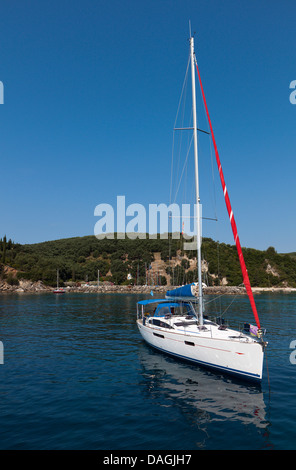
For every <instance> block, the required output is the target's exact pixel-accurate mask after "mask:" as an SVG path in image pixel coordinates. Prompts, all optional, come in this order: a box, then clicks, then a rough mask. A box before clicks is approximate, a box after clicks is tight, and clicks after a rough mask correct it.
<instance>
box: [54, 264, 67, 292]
mask: <svg viewBox="0 0 296 470" xmlns="http://www.w3.org/2000/svg"><path fill="white" fill-rule="evenodd" d="M65 292H66V291H65V289H63V288H62V287H59V270H58V269H57V287H56V289H54V291H53V293H54V294H65Z"/></svg>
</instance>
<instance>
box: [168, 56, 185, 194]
mask: <svg viewBox="0 0 296 470" xmlns="http://www.w3.org/2000/svg"><path fill="white" fill-rule="evenodd" d="M189 63H190V55H189V57H188V62H187V68H186V72H185V77H184V80H183V86H182V91H181V95H180V99H179V104H178V108H177V113H176V117H175V123H174V128H175V127H176V123H177V119H178V115H179V111H180V106H181V102H182V98H183V95H184V89H185V88H186V86H187V80H188V69H189ZM174 134H175V133H174V132H173V148H172V163H171V188H170V203H171V201H172V188H173V160H174V140H175V139H174Z"/></svg>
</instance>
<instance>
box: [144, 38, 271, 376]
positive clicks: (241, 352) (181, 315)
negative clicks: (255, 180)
mask: <svg viewBox="0 0 296 470" xmlns="http://www.w3.org/2000/svg"><path fill="white" fill-rule="evenodd" d="M190 62H191V80H192V111H193V129H192V130H193V142H194V164H195V165H194V166H195V193H196V208H197V210H196V227H197V228H196V231H197V269H198V282H197V283H192V284H189V285H185V286H181V287H179V288H177V289H173V290H170V291H168V292H167V294H166V298H165V299H148V300H141V301H139V302H137V326H138V329H139V331H140V334H141V335H142V337H143V339H144V340H145V341H146V342H147V343H148V344H149V345H151V346H153V347H154V348H156V349H158V350H159V351H162V352H164V353H167V354H169V355H171V356H174V357H176V358H180V359H182V360H185V361H189V362H191V363H194V364H197V365H199V366H204V367H207V368H210V369H213V370H216V371H219V372H222V373H226V374H231V375H235V376H238V377H240V378H243V379H247V380H252V381H257V382H258V381H259V382H260V381H261V380H262V373H263V358H264V351H265V348H266V346H267V342H265V341H264V340H263V336H264V333H265V330H263V329H262V328H261V325H260V321H259V317H258V313H257V309H256V304H255V301H254V297H253V293H252V289H251V285H250V280H249V276H248V271H247V268H246V265H245V261H244V257H243V253H242V249H241V245H240V240H239V237H238V233H237V227H236V223H235V219H234V215H233V211H232V208H231V204H230V199H229V195H228V192H227V188H226V184H225V179H224V175H223V171H222V166H221V161H220V158H219V153H218V149H217V145H216V141H215V137H214V132H213V127H212V124H211V120H210V115H209V111H208V107H207V103H206V99H205V94H204V90H203V86H202V82H201V76H200V72H199V68H198V65H197V61H196V56H195V52H194V38H193V37H190ZM196 73H197V76H198V80H199V85H200V90H201V94H202V98H203V101H204V105H205V110H206V115H207V119H208V122H209V127H210V132H211V137H212V141H213V146H214V150H215V156H216V161H217V165H218V170H219V175H220V180H221V184H222V189H223V194H224V198H225V202H226V207H227V211H228V215H229V219H230V223H231V227H232V232H233V236H234V241H235V244H236V247H237V252H238V257H239V261H240V266H241V270H242V275H243V282H244V285H245V288H246V292H247V294H248V297H249V300H250V305H251V309H252V311H253V314H254V318H255V321H256V325H250V324H245V325H244V328H243V329H242V330H241V331H238V330H236V329H230V328H229V327H228V326H227V325H226V324H225V323H224V322H223V320H222V319H220V320H219V319H215V320H212V319H211V320H209V319H208V318H206V317H205V316H204V296H203V284H202V272H201V264H202V263H201V204H200V195H199V172H198V146H197V131H198V129H197V117H196V90H195V78H196Z"/></svg>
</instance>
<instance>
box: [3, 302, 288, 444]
mask: <svg viewBox="0 0 296 470" xmlns="http://www.w3.org/2000/svg"><path fill="white" fill-rule="evenodd" d="M146 297H147V296H146ZM142 298H143V297H140V296H139V295H135V294H129V295H124V294H77V293H75V294H74V293H73V294H63V295H54V294H34V295H33V294H32V295H31V294H8V295H6V294H2V295H1V296H0V341H1V342H2V344H3V352H4V358H3V359H4V363H3V364H0V377H1V380H0V423H1V424H0V448H1V449H33V450H35V449H36V450H37V449H42V450H44V449H53V450H54V449H70V450H72V449H73V450H74V449H83V450H93V449H97V450H99V449H104V450H105V449H107V450H117V451H120V450H198V449H217V450H218V449H231V450H234V449H295V448H296V399H295V390H296V364H294V362H295V361H293V357H294V358H295V354H294V355H293V351H294V350H295V347H294V349H293V347H291V346H293V343H292V342H293V341H294V340H296V322H295V315H296V295H295V294H274V293H270V294H260V295H256V304H257V308H258V311H259V316H260V320H261V323H262V327H263V328H266V330H267V332H266V335H265V340H266V341H268V347H267V350H266V356H265V360H264V376H263V381H262V384H261V385H260V386H256V385H253V384H251V383H246V382H242V381H239V380H235V379H233V378H230V377H227V376H224V375H221V374H218V373H213V372H210V371H207V370H204V369H201V368H199V367H198V366H192V365H189V364H186V363H184V362H180V361H178V360H176V359H172V358H170V357H167V356H166V355H164V354H162V353H159V352H157V351H154V350H153V349H151V348H150V347H149V346H148V345H146V344H145V343H144V342H143V340H142V338H141V336H140V334H139V332H138V330H137V327H136V323H135V320H136V302H137V301H138V300H141V299H142ZM206 302H207V303H206V305H205V310H206V314H210V313H214V314H221V313H222V314H223V313H224V315H225V316H226V318H227V319H229V320H230V321H231V320H233V321H240V322H243V321H251V322H252V314H251V313H250V307H249V303H248V299H247V297H245V296H239V297H237V298H236V299H234V297H232V296H223V297H218V296H216V297H208V298H206ZM208 302H209V303H208ZM295 344H296V343H295Z"/></svg>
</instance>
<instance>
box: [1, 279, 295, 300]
mask: <svg viewBox="0 0 296 470" xmlns="http://www.w3.org/2000/svg"><path fill="white" fill-rule="evenodd" d="M175 287H177V286H115V285H100V286H97V285H87V284H84V285H82V286H66V287H64V290H65V293H100V294H143V295H150V294H151V291H152V292H153V295H154V296H155V294H156V295H157V294H165V293H166V292H167V290H171V289H174V288H175ZM54 290H55V287H49V286H45V285H44V284H43V283H42V282H41V281H38V282H31V281H24V280H20V281H19V285H17V286H11V285H9V284H7V283H6V282H4V281H2V282H0V294H9V293H17V294H22V293H30V294H32V293H38V294H41V293H53V291H54ZM252 291H253V294H261V293H266V292H270V293H280V292H281V293H285V294H289V293H294V292H296V288H295V287H253V288H252ZM203 292H204V294H205V295H222V294H228V295H247V293H246V289H245V287H241V286H240V287H235V286H211V287H206V288H204V290H203Z"/></svg>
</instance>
